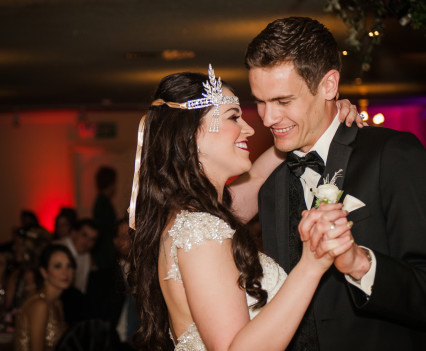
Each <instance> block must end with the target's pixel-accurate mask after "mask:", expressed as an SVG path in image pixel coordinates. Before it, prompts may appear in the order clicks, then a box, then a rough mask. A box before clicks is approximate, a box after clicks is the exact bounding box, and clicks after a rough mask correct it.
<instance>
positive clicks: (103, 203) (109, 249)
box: [93, 166, 117, 268]
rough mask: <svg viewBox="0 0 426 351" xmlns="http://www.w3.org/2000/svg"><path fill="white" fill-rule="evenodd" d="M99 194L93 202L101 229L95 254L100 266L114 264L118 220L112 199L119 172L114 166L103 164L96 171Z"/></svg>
mask: <svg viewBox="0 0 426 351" xmlns="http://www.w3.org/2000/svg"><path fill="white" fill-rule="evenodd" d="M95 181H96V188H97V191H98V194H97V196H96V199H95V202H94V204H93V219H94V221H95V223H96V225H97V226H98V229H99V238H98V242H97V244H96V246H95V248H94V250H93V256H94V258H95V261H96V264H97V266H98V267H99V268H107V267H111V266H112V265H113V264H114V244H113V238H114V228H115V224H116V221H117V215H116V212H115V208H114V205H113V203H112V199H113V198H114V196H115V193H116V191H117V172H116V170H115V169H114V168H112V167H108V166H102V167H100V168H99V169H98V171H97V172H96V177H95Z"/></svg>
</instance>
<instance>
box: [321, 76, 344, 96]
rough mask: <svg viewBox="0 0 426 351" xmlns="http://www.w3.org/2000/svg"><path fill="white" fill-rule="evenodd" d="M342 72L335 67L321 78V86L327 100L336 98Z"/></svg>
mask: <svg viewBox="0 0 426 351" xmlns="http://www.w3.org/2000/svg"><path fill="white" fill-rule="evenodd" d="M339 80H340V73H339V72H338V71H336V70H335V69H332V70H330V71H328V72H327V73H326V74H325V75H324V77H323V78H322V80H321V83H320V87H321V89H322V93H323V96H324V98H325V99H326V100H334V99H335V97H336V95H337V93H338V90H339Z"/></svg>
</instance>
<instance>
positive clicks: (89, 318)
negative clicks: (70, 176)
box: [0, 167, 139, 351]
mask: <svg viewBox="0 0 426 351" xmlns="http://www.w3.org/2000/svg"><path fill="white" fill-rule="evenodd" d="M95 183H96V187H97V190H98V195H97V198H96V199H95V201H94V204H93V211H92V213H93V215H92V217H91V218H80V217H79V215H78V213H77V211H76V210H75V209H73V208H61V209H60V210H59V213H58V214H57V216H56V219H55V227H54V232H53V233H50V232H48V231H47V230H46V229H45V228H43V227H42V226H41V225H40V224H39V221H38V218H37V215H36V214H35V213H34V212H32V211H29V210H23V211H22V212H21V216H20V222H21V223H20V225H19V227H18V228H17V229H15V230H14V233H13V240H12V241H10V242H6V243H2V244H0V333H1V334H3V335H13V337H11V340H12V341H11V342H10V344H11V345H12V344H13V345H14V346H13V348H12V346H11V349H14V350H17V351H28V350H32V351H37V350H77V349H83V350H89V351H90V350H98V349H99V350H118V351H120V350H133V347H132V336H133V334H134V332H135V331H136V330H137V329H138V327H139V322H138V316H137V313H136V308H135V306H134V301H133V298H132V297H131V296H130V294H129V291H128V287H127V280H126V270H127V269H128V263H127V256H128V253H129V250H130V237H129V226H128V218H126V216H125V215H124V216H122V217H121V218H117V215H116V211H115V209H114V206H113V205H112V201H111V200H112V197H113V196H114V194H115V189H116V172H115V170H114V169H112V168H110V167H101V168H100V169H99V170H98V172H97V174H96V179H95ZM0 346H1V345H0ZM0 348H1V347H0Z"/></svg>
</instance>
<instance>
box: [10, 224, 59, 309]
mask: <svg viewBox="0 0 426 351" xmlns="http://www.w3.org/2000/svg"><path fill="white" fill-rule="evenodd" d="M50 242H51V235H50V233H49V232H48V231H47V230H45V229H44V228H41V227H28V226H26V227H21V228H20V229H18V230H16V231H15V233H14V240H13V245H12V250H13V253H14V261H15V262H14V264H13V268H12V271H11V273H10V274H9V275H8V278H7V282H6V294H5V297H6V309H7V310H8V311H12V310H14V309H16V308H19V307H20V306H21V304H22V303H23V302H24V300H25V299H26V298H27V297H29V296H31V295H32V294H33V293H34V292H35V291H36V290H37V285H36V273H37V270H38V267H39V258H40V254H41V251H42V250H43V248H44V247H45V246H46V245H48V244H50Z"/></svg>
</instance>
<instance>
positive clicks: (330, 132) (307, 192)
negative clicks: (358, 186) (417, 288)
mask: <svg viewBox="0 0 426 351" xmlns="http://www.w3.org/2000/svg"><path fill="white" fill-rule="evenodd" d="M339 112H340V111H339V109H338V111H337V114H336V116H335V117H334V119H333V122H332V123H331V124H330V126H329V127H328V129H327V130H326V131H325V132H324V133H323V135H321V137H320V138H319V139H318V140H317V142H316V143H315V145H314V146H313V147H312V149H311V150H309V151H316V152H317V153H318V155H319V156H320V157H321V158H322V159H323V161H324V164H327V156H328V150H329V149H330V144H331V141H332V140H333V137H334V135H335V134H336V131H337V129H338V128H339V125H340V121H339V119H338V118H337V117H338V115H339ZM294 153H295V154H296V155H297V156H300V157H302V156H305V155H306V153H304V152H302V151H299V150H295V151H294ZM329 176H330V177H333V175H332V174H331V175H329ZM320 178H321V175H320V174H318V173H317V172H315V171H314V170H312V169H311V168H309V167H306V169H305V172H304V173H303V174H302V175H301V176H300V182H301V184H302V187H303V193H304V197H305V203H306V207H307V208H308V209H311V207H312V203H313V200H314V194H313V192H312V189H315V188H316V187H317V185H318V182H319V181H320ZM365 249H367V250H368V251H369V252H370V255H371V258H372V262H371V266H370V269H369V271H368V272H367V273H366V274H365V275H364V276H363V277H362V278H361V280H359V281H358V280H355V279H353V278H352V277H351V276H350V275H348V274H345V278H346V280H347V281H348V282H349V283H351V284H352V285H354V286H356V287H358V288H359V289H361V290H362V291H363V292H364V293H365V294H367V295H368V296H370V295H371V292H372V289H373V284H374V278H375V276H376V265H377V262H376V257H375V256H374V253H373V251H371V250H370V249H369V248H365Z"/></svg>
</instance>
